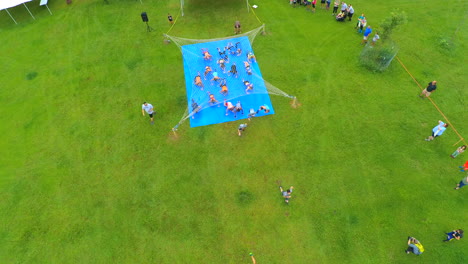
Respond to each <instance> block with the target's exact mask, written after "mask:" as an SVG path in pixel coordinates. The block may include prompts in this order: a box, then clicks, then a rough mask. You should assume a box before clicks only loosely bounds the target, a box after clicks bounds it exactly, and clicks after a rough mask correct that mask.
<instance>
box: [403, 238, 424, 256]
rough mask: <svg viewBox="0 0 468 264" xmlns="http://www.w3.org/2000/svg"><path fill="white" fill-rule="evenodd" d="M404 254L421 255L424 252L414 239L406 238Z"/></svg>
mask: <svg viewBox="0 0 468 264" xmlns="http://www.w3.org/2000/svg"><path fill="white" fill-rule="evenodd" d="M405 252H406V254H409V253H411V252H412V253H413V254H415V255H421V254H422V253H423V252H424V247H423V245H422V244H421V242H419V241H418V240H417V239H416V238H414V237H408V248H407V249H406V250H405Z"/></svg>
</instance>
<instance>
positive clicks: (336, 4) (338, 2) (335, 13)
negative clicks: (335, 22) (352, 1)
mask: <svg viewBox="0 0 468 264" xmlns="http://www.w3.org/2000/svg"><path fill="white" fill-rule="evenodd" d="M339 6H340V0H335V2H333V12H332V16H336V15H337V14H338V7H339Z"/></svg>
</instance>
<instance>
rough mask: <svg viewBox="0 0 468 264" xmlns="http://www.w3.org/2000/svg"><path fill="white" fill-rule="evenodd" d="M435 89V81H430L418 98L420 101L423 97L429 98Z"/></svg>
mask: <svg viewBox="0 0 468 264" xmlns="http://www.w3.org/2000/svg"><path fill="white" fill-rule="evenodd" d="M436 89H437V81H432V82H430V83H428V84H427V87H426V89H424V90H423V91H422V92H421V94H420V95H419V97H421V99H424V96H425V97H429V96H431V93H433V92H435V90H436Z"/></svg>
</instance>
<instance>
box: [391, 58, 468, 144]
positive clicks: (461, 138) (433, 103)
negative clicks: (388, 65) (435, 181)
mask: <svg viewBox="0 0 468 264" xmlns="http://www.w3.org/2000/svg"><path fill="white" fill-rule="evenodd" d="M396 59H397V60H398V62H399V63H400V65H401V66H402V67H403V68H404V69H405V71H406V72H407V73H408V74H409V75H410V76H411V78H413V81H414V82H415V83H416V84H417V85H418V86H419V88H420V89H421V90H424V88H423V87H422V86H421V84H419V82H418V81H417V80H416V79H415V78H414V76H413V75H412V74H411V73H410V72H409V71H408V69H407V68H406V66H405V65H404V64H403V62H402V61H401V60H400V58H398V56H396ZM427 99H429V101H430V102H431V103H432V105H433V106H434V107H435V108H436V109H437V111H439V113H440V114H441V115H442V116H443V117H444V119H445V121H447V123H448V124H449V125H450V127H451V128H452V129H453V131H455V133H456V134H457V135H458V137H459V138H460V140H459V141H458V142H457V143H455V144H454V146H455V145H457V144H458V143H459V142H460V141H463V143H465V145H467V144H466V141H465V139H464V138H463V137H462V136H461V135H460V133H458V131H457V129H455V127H454V126H453V125H452V123H451V122H450V120H449V119H448V118H447V116H445V114H444V113H443V112H442V110H440V108H439V107H438V106H437V105H436V103H435V102H434V100H432V98H430V97H427Z"/></svg>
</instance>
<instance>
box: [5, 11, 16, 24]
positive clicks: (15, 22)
mask: <svg viewBox="0 0 468 264" xmlns="http://www.w3.org/2000/svg"><path fill="white" fill-rule="evenodd" d="M5 11H6V12H7V13H8V15H10V17H11V19H13V21H15V24H17V25H18V22H16V20H15V19H14V18H13V16H11V14H10V12H8V9H6V8H5Z"/></svg>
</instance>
